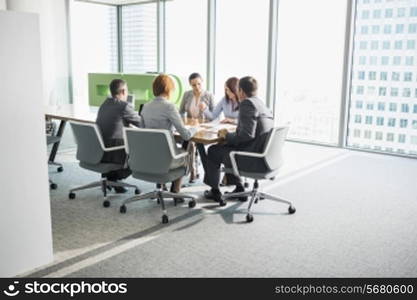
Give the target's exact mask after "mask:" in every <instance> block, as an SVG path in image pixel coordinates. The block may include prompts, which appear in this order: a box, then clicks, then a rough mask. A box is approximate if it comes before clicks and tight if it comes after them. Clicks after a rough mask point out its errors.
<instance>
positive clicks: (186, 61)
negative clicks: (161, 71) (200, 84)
mask: <svg viewBox="0 0 417 300" xmlns="http://www.w3.org/2000/svg"><path fill="white" fill-rule="evenodd" d="M165 5H166V6H165V14H166V24H165V28H166V44H165V47H166V54H165V55H166V62H165V66H166V72H167V73H169V74H175V75H177V76H179V77H180V78H181V79H182V81H183V83H184V84H185V85H186V86H188V76H189V75H190V74H191V73H193V72H197V73H200V74H201V75H202V76H203V78H204V79H206V74H207V72H206V57H207V1H206V0H175V1H166V4H165ZM185 11H192V13H190V14H187V17H186V18H184V12H185ZM190 24H192V26H190ZM191 40H192V42H191ZM190 43H192V46H191V44H190Z"/></svg>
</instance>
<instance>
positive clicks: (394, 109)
mask: <svg viewBox="0 0 417 300" xmlns="http://www.w3.org/2000/svg"><path fill="white" fill-rule="evenodd" d="M389 111H397V103H392V102H391V103H390V104H389Z"/></svg>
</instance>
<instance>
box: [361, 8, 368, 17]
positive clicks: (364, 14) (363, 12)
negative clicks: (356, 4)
mask: <svg viewBox="0 0 417 300" xmlns="http://www.w3.org/2000/svg"><path fill="white" fill-rule="evenodd" d="M362 19H369V10H364V11H362Z"/></svg>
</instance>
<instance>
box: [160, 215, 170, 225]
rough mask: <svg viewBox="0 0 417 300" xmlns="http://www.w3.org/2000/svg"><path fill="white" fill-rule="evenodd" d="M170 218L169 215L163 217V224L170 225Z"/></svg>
mask: <svg viewBox="0 0 417 300" xmlns="http://www.w3.org/2000/svg"><path fill="white" fill-rule="evenodd" d="M168 221H169V220H168V216H167V215H163V216H162V224H166V223H168Z"/></svg>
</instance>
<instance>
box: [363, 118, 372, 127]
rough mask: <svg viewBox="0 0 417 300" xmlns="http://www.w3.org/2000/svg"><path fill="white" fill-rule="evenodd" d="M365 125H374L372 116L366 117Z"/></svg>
mask: <svg viewBox="0 0 417 300" xmlns="http://www.w3.org/2000/svg"><path fill="white" fill-rule="evenodd" d="M365 124H368V125H370V124H372V116H366V117H365Z"/></svg>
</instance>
